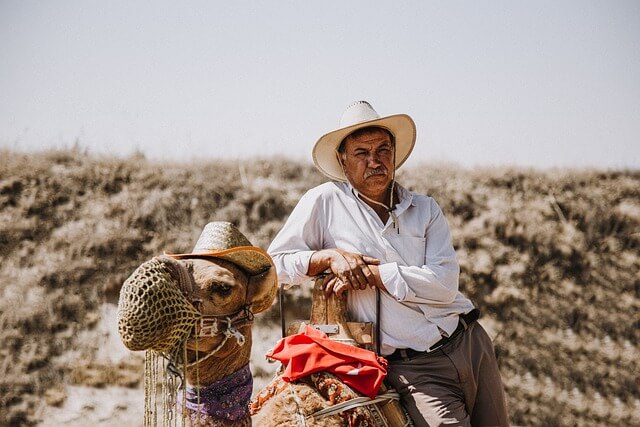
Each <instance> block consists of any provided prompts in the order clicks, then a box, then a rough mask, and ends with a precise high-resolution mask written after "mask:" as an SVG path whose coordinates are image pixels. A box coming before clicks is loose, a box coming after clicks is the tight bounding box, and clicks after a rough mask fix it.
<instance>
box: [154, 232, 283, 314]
mask: <svg viewBox="0 0 640 427" xmlns="http://www.w3.org/2000/svg"><path fill="white" fill-rule="evenodd" d="M165 255H167V256H170V257H172V258H174V259H188V258H219V259H223V260H225V261H229V262H231V263H233V264H235V265H236V266H238V267H240V268H241V269H242V270H243V271H244V272H245V273H247V275H248V276H249V277H250V283H249V287H250V289H249V294H250V295H251V296H252V301H251V302H252V310H253V312H254V313H259V312H260V311H263V310H266V309H267V308H269V307H270V306H271V303H272V302H273V300H274V298H275V295H276V290H277V288H278V277H277V273H276V269H275V266H274V265H273V261H272V259H271V256H270V255H269V254H268V253H267V252H266V251H265V250H264V249H261V248H259V247H257V246H253V245H252V244H251V242H250V241H249V239H247V238H246V237H245V235H244V234H242V232H240V230H238V229H237V228H236V227H235V226H234V225H233V224H231V223H230V222H225V221H214V222H210V223H208V224H207V225H206V226H205V227H204V229H203V230H202V233H201V234H200V237H199V238H198V241H197V242H196V245H195V246H194V248H193V250H192V251H191V252H190V253H185V254H170V253H167V254H165Z"/></svg>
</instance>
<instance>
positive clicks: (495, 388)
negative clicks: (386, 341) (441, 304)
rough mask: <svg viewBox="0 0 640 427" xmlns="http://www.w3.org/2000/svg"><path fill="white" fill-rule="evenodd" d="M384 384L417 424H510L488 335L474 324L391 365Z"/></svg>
mask: <svg viewBox="0 0 640 427" xmlns="http://www.w3.org/2000/svg"><path fill="white" fill-rule="evenodd" d="M387 383H388V384H389V385H390V386H392V387H393V388H395V389H396V390H397V391H398V392H399V393H400V396H401V399H402V405H403V406H404V407H405V408H406V409H407V411H408V412H409V416H410V417H411V419H412V420H413V423H414V424H415V425H416V426H432V427H433V426H441V425H456V426H508V425H509V419H508V416H507V405H506V401H505V396H504V390H503V387H502V380H501V378H500V371H499V370H498V363H497V362H496V357H495V352H494V349H493V344H492V343H491V339H490V338H489V336H488V335H487V333H486V332H485V330H484V329H483V328H482V326H481V325H480V324H479V323H477V322H474V323H472V324H471V325H470V326H469V328H468V329H467V330H466V331H464V332H463V333H461V334H459V335H457V336H456V337H454V338H453V339H452V340H451V341H450V342H448V343H447V344H445V345H444V346H442V347H440V348H439V349H437V350H435V351H433V352H431V353H428V354H424V355H420V356H417V357H414V358H413V359H409V360H397V361H393V362H390V363H389V368H388V374H387Z"/></svg>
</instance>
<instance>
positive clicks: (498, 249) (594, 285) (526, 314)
mask: <svg viewBox="0 0 640 427" xmlns="http://www.w3.org/2000/svg"><path fill="white" fill-rule="evenodd" d="M322 181H323V179H322V177H321V176H319V175H318V174H317V173H316V172H315V171H314V170H313V168H312V167H311V166H309V165H306V164H299V163H295V162H283V161H281V160H278V161H277V162H275V161H273V162H272V161H269V160H268V159H262V160H259V159H256V160H252V161H245V162H243V163H240V164H239V163H237V162H210V163H202V164H197V165H188V166H187V165H181V164H159V163H151V162H148V161H146V160H145V159H144V158H142V157H133V158H129V159H113V158H96V157H91V156H88V155H86V154H84V153H82V152H80V151H79V150H68V151H57V152H49V153H39V154H32V155H25V154H21V153H15V152H10V151H2V152H0V254H1V257H2V263H1V265H0V325H1V327H0V342H2V343H3V345H2V346H1V347H0V355H1V357H0V425H30V424H35V423H36V422H37V421H38V411H37V408H38V407H39V405H42V404H43V403H42V402H43V401H46V402H49V403H50V404H51V405H61V404H62V403H63V402H64V399H65V395H64V387H63V386H64V385H65V384H75V385H89V386H93V387H107V386H111V385H119V386H129V387H135V386H139V381H140V375H141V370H140V366H141V365H140V364H139V360H137V359H135V358H134V359H131V360H124V361H120V362H118V363H116V364H115V365H114V364H109V362H108V361H105V360H104V359H100V358H96V356H95V355H96V353H99V352H100V348H98V345H97V344H93V345H92V344H91V343H92V339H93V338H94V337H95V335H96V334H97V333H98V332H97V325H98V321H99V319H100V311H99V310H100V306H101V305H102V304H103V303H106V302H115V301H116V298H117V295H118V291H119V287H120V285H121V283H122V282H123V281H124V279H125V278H126V277H127V276H128V274H130V273H131V272H132V271H133V270H134V269H135V267H136V266H137V265H139V264H140V262H142V261H144V260H146V259H148V258H150V257H151V256H153V255H156V254H158V253H160V252H162V251H164V250H170V251H183V250H188V249H190V247H191V246H192V244H193V242H194V241H195V239H196V238H197V236H198V234H199V232H200V230H201V228H202V226H203V225H204V224H205V223H206V222H209V221H212V220H217V219H218V220H227V221H231V222H234V223H235V224H236V225H238V226H239V227H240V229H241V230H243V231H244V232H245V233H246V234H247V236H248V237H249V238H250V240H251V241H252V242H254V244H257V245H259V246H262V247H266V246H267V245H268V243H269V241H270V240H271V239H272V237H273V236H274V234H275V233H276V232H277V230H278V229H279V228H280V226H281V225H282V222H283V221H284V219H285V218H286V216H287V214H288V213H289V212H290V210H291V209H292V208H293V206H294V205H295V203H296V200H297V199H298V198H299V196H300V195H301V194H302V193H303V192H304V191H306V190H307V189H308V188H310V187H312V186H313V185H316V184H318V183H320V182H322ZM399 181H400V182H402V183H403V184H404V185H406V186H408V187H410V188H412V189H415V190H418V191H420V192H424V193H428V194H430V195H433V196H434V197H435V198H436V200H438V201H439V203H440V204H441V206H442V207H443V210H444V211H445V213H446V215H447V217H448V219H449V222H450V225H451V227H452V230H453V235H454V244H455V246H456V248H457V250H458V254H459V258H460V262H461V267H462V276H461V287H462V289H463V291H464V292H465V293H466V294H467V295H469V296H470V297H472V298H473V299H474V300H475V301H476V302H477V303H478V305H480V307H481V308H482V310H483V312H484V313H485V317H486V318H487V320H488V321H490V322H491V325H492V329H493V330H494V331H495V332H496V334H497V336H496V338H495V344H496V348H497V352H498V358H499V363H500V367H501V370H502V372H503V376H504V380H505V383H506V384H505V386H506V389H507V392H508V396H509V404H510V413H511V419H512V422H513V423H514V424H519V425H551V426H553V425H609V424H618V423H621V422H622V423H627V424H639V423H640V418H638V417H639V416H638V414H639V413H640V383H639V382H638V375H637V372H640V366H639V365H640V362H638V360H640V354H639V353H640V352H639V349H638V338H639V335H640V332H639V331H640V327H639V326H640V324H639V318H638V313H639V312H640V298H639V297H640V255H639V252H640V171H568V172H562V171H553V172H539V171H532V170H511V169H504V170H474V171H468V170H455V169H454V168H451V167H448V168H443V167H437V166H429V167H426V168H419V169H418V168H416V169H413V170H405V171H402V173H401V174H400V177H399ZM291 316H294V315H293V314H291ZM276 318H277V313H276V312H275V311H271V312H269V313H267V314H265V315H264V316H261V320H262V322H263V323H265V324H271V325H273V328H274V332H273V334H272V336H273V337H274V342H275V339H276V338H277V337H278V336H279V329H278V328H279V326H278V325H277V322H276ZM266 335H267V336H268V334H266Z"/></svg>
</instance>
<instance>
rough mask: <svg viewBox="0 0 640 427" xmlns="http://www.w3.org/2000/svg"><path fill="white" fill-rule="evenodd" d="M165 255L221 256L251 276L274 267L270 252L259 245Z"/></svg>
mask: <svg viewBox="0 0 640 427" xmlns="http://www.w3.org/2000/svg"><path fill="white" fill-rule="evenodd" d="M165 255H166V256H169V257H171V258H174V259H188V258H220V259H223V260H225V261H229V262H231V263H233V264H235V265H237V266H238V267H240V268H242V269H243V270H245V271H246V272H247V273H248V274H249V275H250V276H255V275H257V274H262V273H264V272H265V271H267V270H268V269H269V268H271V267H273V261H272V260H271V257H270V256H269V254H268V253H267V252H266V251H265V250H264V249H262V248H258V247H257V246H236V247H234V248H230V249H224V250H221V251H212V250H196V251H194V252H191V253H187V254H170V253H165Z"/></svg>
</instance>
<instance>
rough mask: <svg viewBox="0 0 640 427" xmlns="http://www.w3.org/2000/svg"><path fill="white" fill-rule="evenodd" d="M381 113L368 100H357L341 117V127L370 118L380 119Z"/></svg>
mask: <svg viewBox="0 0 640 427" xmlns="http://www.w3.org/2000/svg"><path fill="white" fill-rule="evenodd" d="M379 118H380V115H379V114H378V113H377V111H376V110H374V109H373V107H372V106H371V104H369V103H368V102H367V101H356V102H354V103H353V104H351V105H349V106H348V107H347V109H346V110H344V113H342V117H340V127H341V128H344V127H347V126H351V125H355V124H358V123H362V122H366V121H369V120H375V119H379Z"/></svg>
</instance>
